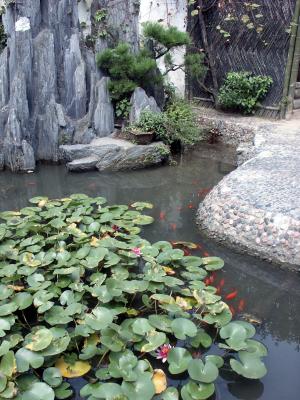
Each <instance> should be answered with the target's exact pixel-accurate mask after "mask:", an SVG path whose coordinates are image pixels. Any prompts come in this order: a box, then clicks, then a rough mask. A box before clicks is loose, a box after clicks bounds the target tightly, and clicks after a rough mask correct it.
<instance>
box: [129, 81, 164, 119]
mask: <svg viewBox="0 0 300 400" xmlns="http://www.w3.org/2000/svg"><path fill="white" fill-rule="evenodd" d="M130 104H131V109H130V115H129V120H130V122H131V123H132V124H133V123H135V122H138V121H139V119H140V116H141V114H142V112H143V111H152V112H154V113H160V112H161V110H160V108H159V107H158V105H157V103H156V100H155V98H154V97H152V96H150V97H149V96H148V95H147V93H146V92H145V90H144V89H142V88H140V87H137V88H136V89H135V91H134V92H133V95H132V96H131V100H130Z"/></svg>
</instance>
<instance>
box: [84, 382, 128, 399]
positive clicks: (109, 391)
mask: <svg viewBox="0 0 300 400" xmlns="http://www.w3.org/2000/svg"><path fill="white" fill-rule="evenodd" d="M91 394H92V396H94V397H95V398H96V399H104V400H115V399H120V400H123V399H122V396H123V398H124V392H123V389H122V387H121V386H120V385H118V384H117V383H103V384H102V385H99V386H96V387H94V388H92V389H91ZM124 400H125V398H124Z"/></svg>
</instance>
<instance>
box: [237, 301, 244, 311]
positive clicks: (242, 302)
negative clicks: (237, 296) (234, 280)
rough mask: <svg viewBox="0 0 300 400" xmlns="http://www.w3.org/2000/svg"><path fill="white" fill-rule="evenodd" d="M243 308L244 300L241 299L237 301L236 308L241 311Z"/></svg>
mask: <svg viewBox="0 0 300 400" xmlns="http://www.w3.org/2000/svg"><path fill="white" fill-rule="evenodd" d="M244 308H245V300H244V299H241V300H240V302H239V305H238V310H239V311H243V310H244Z"/></svg>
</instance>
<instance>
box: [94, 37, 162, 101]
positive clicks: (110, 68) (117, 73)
mask: <svg viewBox="0 0 300 400" xmlns="http://www.w3.org/2000/svg"><path fill="white" fill-rule="evenodd" d="M97 64H98V67H99V68H101V69H103V70H104V71H105V72H107V73H108V75H109V76H110V78H111V82H110V84H109V90H110V94H111V97H112V99H113V100H116V101H118V100H121V99H124V98H125V97H126V96H127V95H129V94H131V93H132V92H133V91H134V89H135V88H136V87H137V86H142V87H143V86H144V85H145V84H147V83H148V82H149V81H150V80H151V76H152V74H151V73H153V71H154V70H155V69H156V62H155V60H154V59H153V58H151V57H150V55H149V53H148V52H147V51H146V50H141V51H140V52H139V53H137V54H135V53H133V52H132V51H131V49H130V46H129V45H128V44H126V43H119V44H118V45H117V47H115V48H114V49H106V50H104V51H103V52H102V53H100V54H98V55H97Z"/></svg>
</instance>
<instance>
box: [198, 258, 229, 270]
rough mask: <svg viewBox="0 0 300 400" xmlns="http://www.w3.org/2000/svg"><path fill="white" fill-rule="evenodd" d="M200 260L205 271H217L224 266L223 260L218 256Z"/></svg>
mask: <svg viewBox="0 0 300 400" xmlns="http://www.w3.org/2000/svg"><path fill="white" fill-rule="evenodd" d="M202 260H203V264H204V268H205V269H206V270H207V271H217V270H219V269H222V268H223V267H224V261H223V260H222V259H221V258H219V257H205V258H203V259H202Z"/></svg>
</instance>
